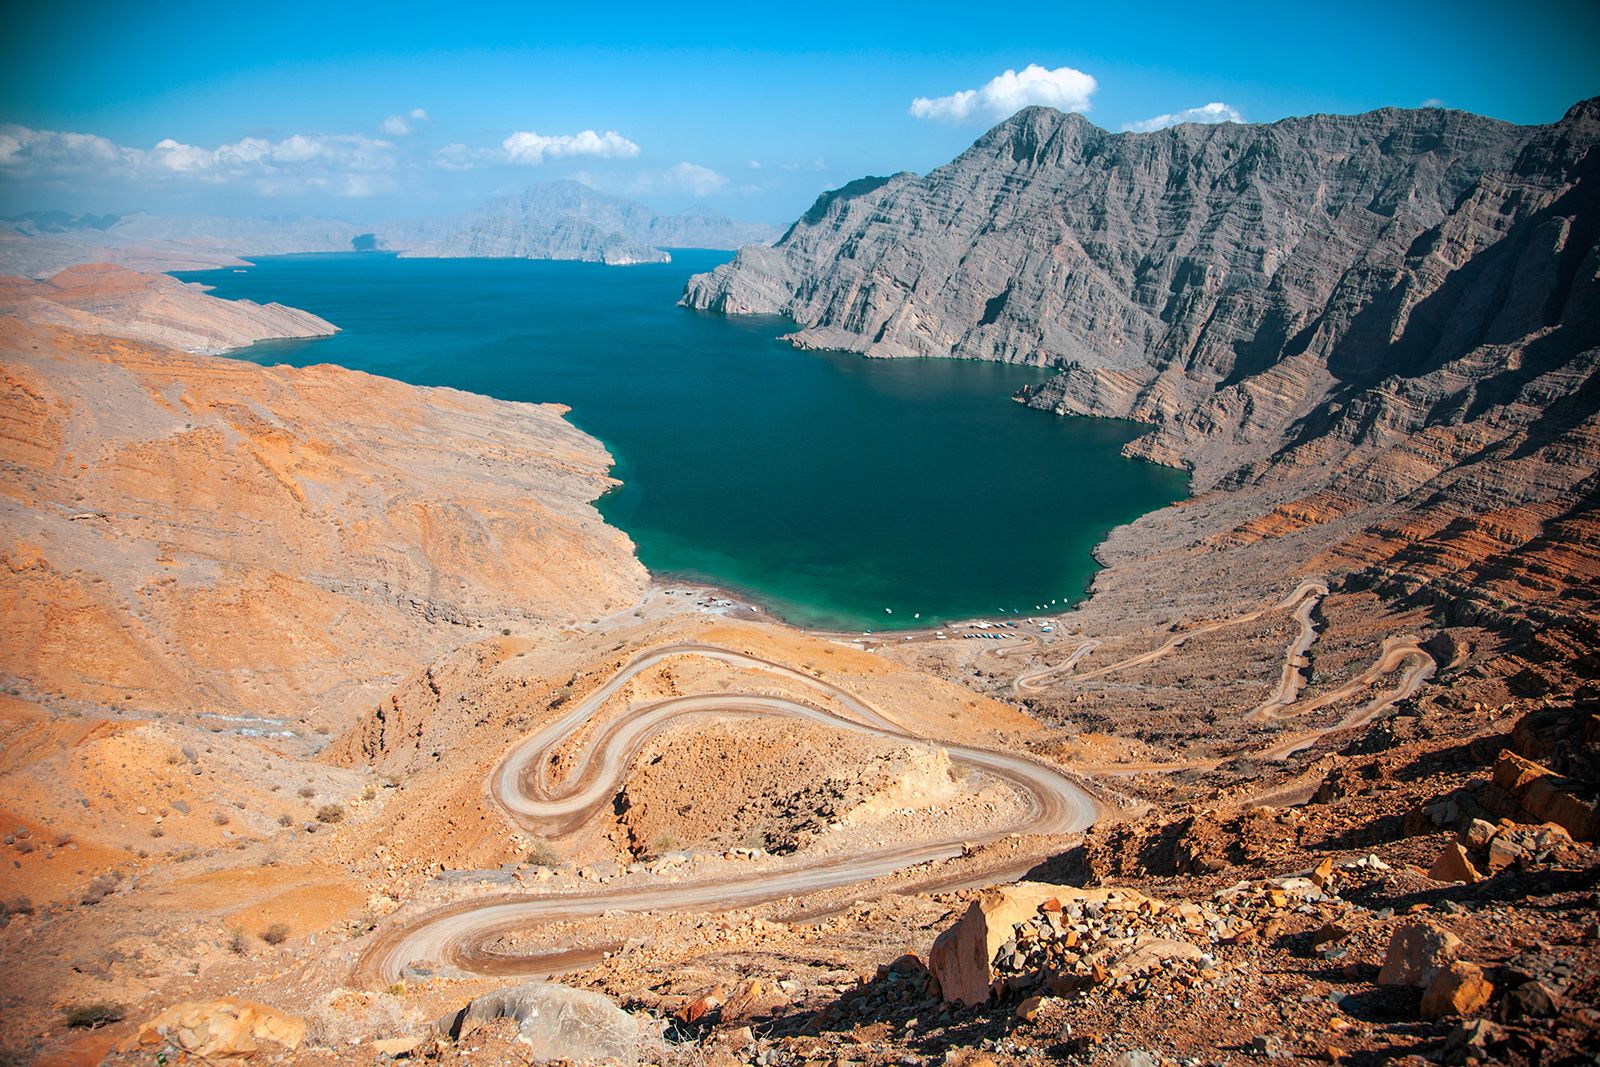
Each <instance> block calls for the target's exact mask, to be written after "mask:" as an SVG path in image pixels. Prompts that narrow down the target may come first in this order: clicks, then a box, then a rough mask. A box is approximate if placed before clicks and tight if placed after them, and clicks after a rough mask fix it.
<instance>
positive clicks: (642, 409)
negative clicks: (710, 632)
mask: <svg viewBox="0 0 1600 1067" xmlns="http://www.w3.org/2000/svg"><path fill="white" fill-rule="evenodd" d="M727 258H728V254H727V253H722V252H681V251H680V252H674V253H673V262H672V263H670V264H662V265H650V266H639V267H626V268H618V267H604V266H599V265H596V264H587V263H551V262H535V261H527V260H472V259H456V260H426V259H396V258H394V257H391V256H380V255H354V254H351V255H315V256H278V257H268V258H263V259H261V260H260V261H259V263H258V264H257V265H256V266H253V267H249V268H246V269H245V270H243V271H242V272H237V271H232V270H220V271H203V272H189V273H183V274H179V275H178V276H179V277H181V278H185V279H189V280H197V281H203V282H205V283H206V284H208V285H211V286H214V287H215V290H216V292H217V295H219V296H225V297H245V298H248V299H251V300H258V301H268V300H277V301H280V302H282V303H285V304H288V305H290V306H293V307H301V308H306V309H308V310H310V311H314V312H316V313H317V314H318V315H321V316H323V317H324V318H326V319H328V320H329V321H331V322H333V323H334V324H336V325H338V326H339V327H341V329H342V331H343V332H341V333H340V334H338V335H337V336H335V337H329V338H319V339H314V340H309V341H277V342H270V343H266V344H261V345H257V346H255V347H254V348H251V349H248V350H246V351H244V352H241V353H238V355H239V356H241V357H242V358H245V359H249V360H253V361H255V362H258V363H291V364H296V365H304V364H307V363H338V364H342V365H344V366H347V367H354V368H357V369H360V370H364V371H371V372H373V373H375V374H383V375H387V376H389V377H392V378H399V379H401V380H402V381H407V382H413V383H416V384H418V385H450V386H455V387H456V388H459V389H467V390H471V391H472V392H476V393H486V394H488V395H490V396H496V397H502V398H504V399H507V400H532V401H558V402H560V403H563V404H568V405H570V406H571V408H572V415H571V418H572V421H573V422H574V423H576V424H577V425H578V426H579V427H581V428H582V429H584V430H585V431H587V432H588V433H591V434H593V435H594V436H596V437H598V438H600V439H601V440H602V441H604V442H605V444H606V447H607V448H608V449H610V450H611V453H612V455H614V456H615V457H616V459H617V467H616V471H615V474H616V476H617V477H618V478H620V479H621V480H622V482H623V485H622V487H621V488H620V489H617V490H615V491H613V492H611V493H608V494H607V495H606V496H605V497H603V498H602V499H601V501H600V502H599V507H600V509H601V511H602V512H603V513H604V514H605V516H606V518H607V520H608V521H610V522H611V523H613V524H614V525H616V526H619V527H621V528H622V529H624V530H626V531H627V532H628V533H629V535H630V536H632V537H633V539H634V541H635V542H636V543H637V544H638V546H639V557H640V559H641V560H643V561H644V563H645V565H646V566H647V567H649V568H650V569H651V571H653V572H655V573H657V574H660V575H669V576H681V577H686V578H693V579H697V580H702V581H707V582H711V583H715V584H717V585H722V586H725V587H728V588H730V589H734V590H738V591H740V592H742V593H744V594H747V595H748V596H750V597H751V598H753V599H754V600H755V601H756V602H757V603H760V604H762V605H763V606H764V607H766V608H767V609H768V610H771V611H774V612H776V613H778V614H780V615H782V616H783V617H785V618H787V619H789V620H791V621H794V622H797V623H800V624H803V625H809V626H823V627H845V628H851V629H868V628H870V629H875V630H883V629H896V628H905V627H912V626H925V625H928V624H929V623H930V622H941V621H944V620H949V619H959V618H969V617H972V616H984V615H996V614H999V613H1001V612H1006V613H1009V612H1010V611H1012V610H1013V609H1016V610H1020V611H1021V613H1022V614H1024V615H1026V614H1029V613H1031V612H1032V611H1033V610H1034V608H1035V605H1038V604H1054V605H1055V606H1056V607H1057V608H1060V607H1062V606H1064V605H1065V604H1067V603H1069V602H1071V601H1074V600H1076V599H1078V598H1080V597H1081V595H1082V593H1083V591H1084V590H1085V588H1086V587H1087V585H1088V583H1089V581H1090V579H1091V578H1092V577H1093V575H1094V571H1095V569H1096V564H1095V562H1094V559H1093V557H1092V556H1091V554H1090V553H1091V550H1092V549H1093V548H1094V546H1095V544H1096V543H1097V542H1099V541H1100V540H1101V539H1102V538H1103V537H1104V536H1105V534H1106V533H1107V531H1109V530H1110V529H1111V527H1113V526H1115V525H1117V524H1119V523H1123V522H1127V521H1129V520H1131V519H1134V518H1136V517H1138V516H1139V515H1141V514H1144V513H1145V512H1147V511H1151V510H1153V509H1155V508H1158V507H1161V506H1163V505H1165V504H1168V503H1170V502H1172V501H1173V500H1176V499H1178V498H1179V497H1181V496H1182V495H1183V493H1184V490H1185V480H1184V477H1183V476H1182V475H1181V474H1179V473H1178V472H1176V471H1172V470H1169V469H1166V468H1162V467H1156V466H1152V465H1149V464H1144V463H1135V462H1132V461H1130V460H1125V459H1123V458H1122V457H1121V456H1120V455H1119V454H1118V449H1120V448H1121V446H1122V444H1123V443H1124V442H1126V441H1127V440H1129V439H1130V438H1131V437H1132V436H1134V434H1135V433H1136V432H1137V430H1136V429H1135V428H1134V427H1132V426H1130V425H1128V424H1124V423H1116V422H1108V421H1103V420H1097V419H1076V418H1058V417H1056V416H1052V415H1048V414H1043V413H1041V412H1037V411H1031V410H1029V409H1027V408H1024V407H1022V406H1021V405H1019V404H1016V403H1015V402H1013V401H1012V400H1011V399H1010V395H1011V394H1012V393H1013V392H1014V391H1015V390H1016V389H1017V388H1018V387H1019V386H1021V385H1024V384H1026V383H1029V382H1033V381H1038V380H1039V379H1040V377H1041V376H1042V374H1043V372H1041V371H1039V370H1037V369H1024V368H1017V367H1004V366H997V365H994V364H988V363H977V362H968V361H958V360H935V359H926V360H924V359H918V360H868V359H863V358H861V357H859V356H854V355H848V354H843V353H827V352H801V351H797V350H795V349H793V348H791V347H790V346H789V345H788V344H786V343H784V342H782V341H780V340H778V337H779V336H780V335H781V334H782V333H784V332H785V331H786V330H787V329H790V328H792V327H791V326H790V324H789V323H787V322H784V321H783V320H779V319H770V318H769V319H728V318H722V317H720V316H715V315H708V314H702V313H697V312H692V311H688V310H686V309H684V308H680V307H677V306H675V302H676V300H677V299H678V296H679V295H680V294H681V293H682V291H683V283H684V281H685V280H686V279H687V278H688V276H689V275H690V274H692V273H695V272H697V271H703V270H709V269H710V268H711V267H713V266H715V265H716V264H718V263H721V262H723V261H724V260H726V259H727ZM885 608H889V609H892V611H893V614H889V613H887V612H886V611H885ZM919 613H920V615H921V618H920V619H918V618H916V617H915V616H916V615H918V614H919Z"/></svg>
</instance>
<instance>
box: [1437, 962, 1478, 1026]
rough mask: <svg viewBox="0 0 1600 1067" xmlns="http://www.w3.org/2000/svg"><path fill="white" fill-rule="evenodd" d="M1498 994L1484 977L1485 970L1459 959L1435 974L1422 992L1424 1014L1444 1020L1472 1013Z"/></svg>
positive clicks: (1475, 1012) (1474, 1013) (1476, 1011)
mask: <svg viewBox="0 0 1600 1067" xmlns="http://www.w3.org/2000/svg"><path fill="white" fill-rule="evenodd" d="M1493 995H1494V984H1493V983H1492V982H1490V981H1489V980H1488V979H1487V978H1485V977H1484V976H1483V969H1482V968H1481V967H1477V966H1475V965H1474V964H1471V963H1462V962H1459V961H1458V962H1456V963H1452V964H1451V965H1450V966H1448V967H1446V968H1445V969H1444V970H1442V971H1440V972H1439V973H1438V974H1436V975H1434V978H1433V981H1431V982H1429V983H1428V988H1427V990H1426V991H1425V992H1424V993H1423V994H1422V1017H1423V1018H1424V1019H1443V1018H1446V1017H1448V1016H1451V1015H1465V1016H1472V1015H1476V1014H1477V1013H1478V1012H1480V1011H1482V1010H1483V1008H1484V1007H1485V1006H1486V1005H1487V1004H1488V1003H1489V998H1490V997H1492V996H1493Z"/></svg>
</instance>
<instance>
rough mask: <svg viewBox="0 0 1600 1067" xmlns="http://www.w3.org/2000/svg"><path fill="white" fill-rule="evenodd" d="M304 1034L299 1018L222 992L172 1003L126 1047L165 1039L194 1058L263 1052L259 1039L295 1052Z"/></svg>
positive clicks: (223, 1057) (227, 1057)
mask: <svg viewBox="0 0 1600 1067" xmlns="http://www.w3.org/2000/svg"><path fill="white" fill-rule="evenodd" d="M305 1036H306V1024H305V1020H303V1019H299V1018H296V1017H295V1016H293V1015H286V1014H284V1013H283V1012H281V1011H279V1010H278V1009H277V1008H272V1007H268V1006H267V1005H265V1004H256V1003H253V1002H251V1001H248V1000H237V999H235V998H233V997H224V998H222V999H221V1000H213V1001H208V1002H204V1003H202V1002H198V1001H186V1002H185V1003H182V1004H175V1005H173V1006H172V1007H170V1008H168V1009H167V1010H166V1011H163V1012H162V1013H161V1014H160V1015H157V1016H156V1017H155V1018H153V1019H151V1020H150V1021H149V1022H147V1023H145V1024H144V1025H143V1026H141V1027H140V1028H139V1033H138V1034H137V1035H136V1036H135V1037H134V1039H133V1040H132V1041H130V1042H128V1044H127V1046H126V1048H127V1049H128V1050H132V1049H135V1048H138V1047H139V1046H140V1045H150V1044H156V1043H158V1042H160V1041H161V1040H162V1039H163V1038H165V1039H166V1040H168V1041H170V1042H172V1043H173V1044H175V1045H177V1046H178V1047H179V1048H181V1049H183V1050H184V1051H185V1052H188V1053H190V1054H192V1055H194V1056H196V1057H197V1058H203V1059H214V1060H226V1059H234V1058H239V1059H243V1058H248V1057H250V1056H254V1055H255V1054H256V1053H257V1052H259V1051H261V1044H260V1043H261V1042H267V1043H269V1044H274V1045H280V1046H282V1047H283V1048H284V1049H287V1050H289V1051H293V1050H295V1049H297V1048H299V1047H300V1042H301V1041H302V1040H304V1039H305Z"/></svg>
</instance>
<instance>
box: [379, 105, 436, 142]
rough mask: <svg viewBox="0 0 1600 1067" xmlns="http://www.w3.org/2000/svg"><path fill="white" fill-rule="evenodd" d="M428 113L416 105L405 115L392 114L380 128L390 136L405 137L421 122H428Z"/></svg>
mask: <svg viewBox="0 0 1600 1067" xmlns="http://www.w3.org/2000/svg"><path fill="white" fill-rule="evenodd" d="M427 121H428V113H427V112H426V111H424V110H423V109H422V108H420V107H414V108H412V109H411V110H410V111H407V112H406V113H405V114H404V115H390V116H389V117H388V118H386V119H384V120H383V123H382V125H381V126H379V129H381V130H382V131H383V132H384V133H386V134H388V135H389V136H390V137H404V136H406V135H407V134H409V133H410V132H411V131H412V130H414V129H416V124H417V123H419V122H427Z"/></svg>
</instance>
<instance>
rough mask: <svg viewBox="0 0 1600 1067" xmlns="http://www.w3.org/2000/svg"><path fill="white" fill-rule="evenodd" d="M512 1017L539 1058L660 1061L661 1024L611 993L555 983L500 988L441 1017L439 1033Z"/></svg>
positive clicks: (454, 1035)
mask: <svg viewBox="0 0 1600 1067" xmlns="http://www.w3.org/2000/svg"><path fill="white" fill-rule="evenodd" d="M501 1018H505V1019H513V1020H515V1021H516V1023H517V1027H518V1030H519V1031H520V1032H519V1033H518V1035H517V1040H518V1041H520V1042H522V1043H523V1044H525V1045H527V1046H528V1048H529V1055H530V1057H531V1058H532V1059H533V1061H534V1062H536V1063H543V1062H548V1061H550V1060H574V1061H577V1062H591V1061H595V1060H613V1061H616V1062H617V1063H621V1064H635V1063H638V1062H639V1061H640V1059H641V1058H645V1059H651V1060H655V1061H657V1062H659V1060H658V1057H659V1056H660V1054H661V1051H662V1045H661V1030H660V1025H659V1024H658V1023H656V1022H654V1021H653V1020H651V1019H649V1018H648V1017H641V1016H636V1015H630V1014H629V1013H627V1012H625V1011H623V1010H622V1009H621V1008H619V1007H617V1005H616V1003H615V1002H614V1001H613V1000H612V999H611V998H610V997H607V996H605V995H603V994H600V993H591V992H589V991H588V990H585V989H572V988H571V987H569V986H564V985H558V984H557V983H554V982H528V983H526V984H525V985H519V986H510V987H508V988H506V989H497V990H495V991H494V992H492V993H486V994H484V995H483V996H481V997H477V998H475V999H473V1000H472V1002H471V1003H469V1004H468V1005H467V1006H466V1007H464V1008H462V1009H461V1010H460V1011H457V1012H453V1013H451V1014H449V1015H446V1016H445V1017H444V1018H442V1019H440V1020H439V1021H438V1022H437V1023H436V1024H435V1026H436V1027H437V1028H438V1030H439V1032H440V1033H442V1034H444V1035H445V1036H447V1037H450V1038H452V1039H456V1040H459V1039H460V1038H461V1037H462V1036H463V1035H464V1034H469V1033H471V1032H472V1031H473V1030H475V1029H477V1028H478V1027H479V1026H481V1025H483V1024H484V1023H485V1022H488V1021H490V1020H491V1019H501Z"/></svg>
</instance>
